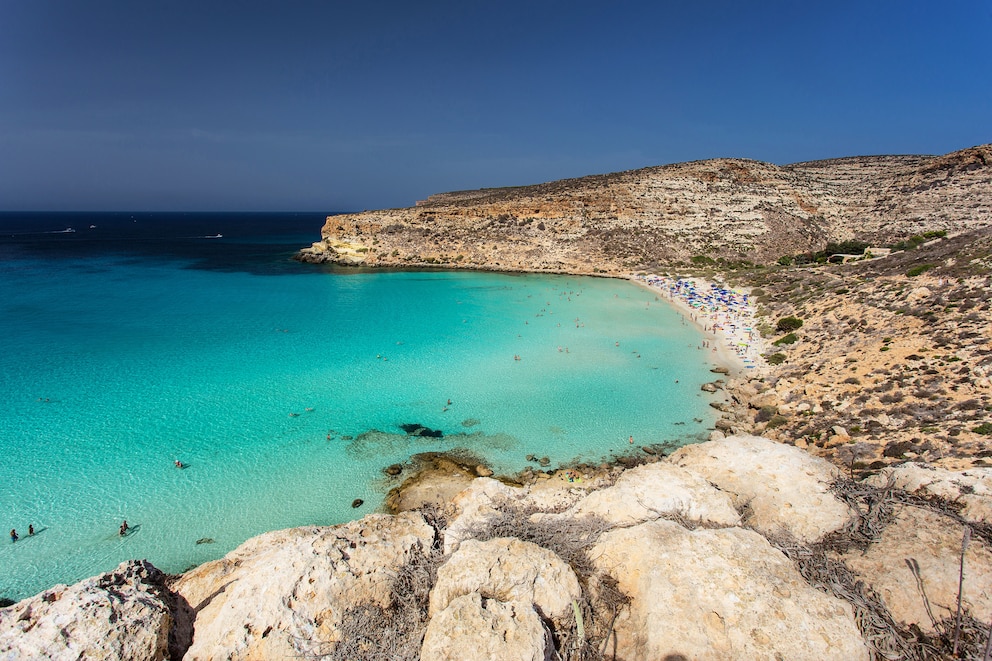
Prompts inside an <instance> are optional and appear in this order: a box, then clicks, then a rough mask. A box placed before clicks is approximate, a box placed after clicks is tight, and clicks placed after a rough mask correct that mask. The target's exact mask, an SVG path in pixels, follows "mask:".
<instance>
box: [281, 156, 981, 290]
mask: <svg viewBox="0 0 992 661" xmlns="http://www.w3.org/2000/svg"><path fill="white" fill-rule="evenodd" d="M990 224H992V145H982V146H978V147H973V148H970V149H965V150H962V151H958V152H954V153H951V154H947V155H945V156H875V157H854V158H844V159H834V160H829V161H815V162H809V163H796V164H793V165H789V166H784V167H779V166H776V165H772V164H769V163H761V162H758V161H751V160H744V159H714V160H708V161H697V162H691V163H680V164H675V165H666V166H660V167H651V168H645V169H641V170H631V171H627V172H619V173H615V174H607V175H596V176H590V177H582V178H579V179H567V180H562V181H556V182H551V183H546V184H540V185H536V186H524V187H517V188H499V189H482V190H477V191H460V192H454V193H443V194H439V195H432V196H431V197H429V198H428V199H427V200H424V201H422V202H419V203H418V204H417V206H415V207H411V208H408V209H389V210H382V211H368V212H364V213H359V214H345V215H338V216H329V217H328V219H327V222H326V223H325V225H324V227H323V230H322V232H321V235H322V240H321V241H319V242H317V243H315V244H314V245H313V246H312V247H310V248H306V249H304V250H302V251H301V252H300V255H299V258H300V259H302V260H304V261H312V262H318V263H319V262H332V263H339V264H352V265H359V264H361V265H367V266H405V267H409V266H424V265H434V266H443V267H448V268H478V269H491V270H511V271H516V270H524V271H556V272H568V273H601V274H608V275H619V274H625V273H630V272H631V271H635V270H641V269H649V268H651V267H654V266H659V265H666V264H677V263H680V262H687V261H688V260H689V259H690V258H691V257H693V256H696V255H706V256H709V257H711V258H714V259H716V258H720V257H722V258H725V259H728V260H730V261H740V260H747V261H751V262H756V263H768V262H772V261H774V260H776V259H778V258H779V257H781V256H782V255H785V254H795V253H799V252H805V251H815V250H819V249H821V248H822V247H823V246H824V245H825V244H826V243H827V242H828V241H842V240H845V239H852V238H858V239H861V240H866V241H869V242H879V243H891V242H893V241H895V240H899V239H903V238H906V237H908V236H910V235H912V234H915V233H919V232H921V231H926V230H946V231H948V232H951V233H953V232H958V231H963V230H966V229H971V228H974V227H981V226H986V225H990Z"/></svg>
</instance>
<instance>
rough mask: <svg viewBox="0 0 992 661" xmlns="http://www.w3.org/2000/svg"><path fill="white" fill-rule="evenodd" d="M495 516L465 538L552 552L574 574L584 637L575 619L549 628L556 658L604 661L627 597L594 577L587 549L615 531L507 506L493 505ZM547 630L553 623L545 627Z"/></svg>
mask: <svg viewBox="0 0 992 661" xmlns="http://www.w3.org/2000/svg"><path fill="white" fill-rule="evenodd" d="M495 509H496V511H497V514H496V515H495V516H492V517H490V518H488V519H487V520H485V521H483V522H480V523H479V524H478V525H477V526H476V527H475V528H473V529H472V530H470V531H469V537H471V538H473V539H477V540H479V541H486V540H489V539H495V538H497V537H516V538H517V539H520V540H522V541H525V542H531V543H532V544H536V545H537V546H541V547H543V548H546V549H548V550H550V551H553V552H554V553H555V554H557V555H558V557H560V558H561V559H562V560H563V561H564V562H566V563H567V564H568V565H569V566H570V567H571V568H572V571H574V572H575V575H576V577H577V578H578V579H579V586H580V587H581V589H582V598H581V599H580V600H578V602H577V603H576V605H577V606H578V609H579V613H580V616H581V619H582V629H583V633H584V635H583V636H580V635H579V623H578V622H577V621H576V619H575V617H574V615H573V616H570V617H569V618H568V619H567V620H566V621H565V622H563V623H561V624H560V626H559V627H557V628H553V630H552V637H553V639H554V641H555V647H556V654H555V658H556V659H558V660H561V661H599V660H600V659H604V658H606V656H605V654H606V649H607V646H608V645H609V643H610V640H611V636H612V633H613V624H614V622H615V621H616V617H617V615H618V614H619V613H620V611H621V609H622V608H623V607H624V606H625V605H626V604H627V603H629V598H628V597H627V595H625V594H624V593H623V592H622V591H621V590H620V589H619V586H618V585H617V583H616V581H615V580H614V579H613V578H612V577H610V576H605V575H602V574H598V573H597V572H596V569H595V567H594V565H593V562H592V560H591V559H590V557H589V550H590V549H591V548H592V547H593V545H595V543H596V541H597V540H598V539H599V537H600V535H602V534H603V533H604V532H607V531H608V530H610V529H611V528H612V527H613V526H611V525H610V524H609V523H607V522H606V521H604V520H603V519H600V518H599V517H595V516H586V517H582V518H576V519H571V518H564V517H557V516H534V515H535V514H540V513H541V512H540V510H538V509H537V508H533V507H518V506H515V505H513V504H511V503H506V502H504V503H499V504H497V505H496V506H495ZM547 624H548V625H549V627H551V626H552V623H550V622H548V623H547Z"/></svg>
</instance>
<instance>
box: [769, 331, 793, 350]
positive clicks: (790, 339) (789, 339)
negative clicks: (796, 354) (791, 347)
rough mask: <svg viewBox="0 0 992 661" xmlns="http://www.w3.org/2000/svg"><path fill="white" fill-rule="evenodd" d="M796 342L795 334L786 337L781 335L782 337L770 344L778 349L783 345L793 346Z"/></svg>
mask: <svg viewBox="0 0 992 661" xmlns="http://www.w3.org/2000/svg"><path fill="white" fill-rule="evenodd" d="M798 341H799V336H798V335H796V334H795V333H789V334H788V335H783V336H782V337H780V338H778V339H777V340H775V341H774V342H772V344H774V345H775V346H777V347H780V346H782V345H783V344H795V343H796V342H798Z"/></svg>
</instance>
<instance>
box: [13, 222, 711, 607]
mask: <svg viewBox="0 0 992 661" xmlns="http://www.w3.org/2000/svg"><path fill="white" fill-rule="evenodd" d="M322 224H323V215H322V214H133V215H132V214H11V213H5V214H0V343H2V344H0V346H2V352H0V402H2V407H0V456H2V459H3V460H2V462H0V527H3V531H4V533H5V536H4V537H3V538H2V540H3V541H2V542H0V597H3V598H9V599H21V598H23V597H26V596H30V595H31V594H34V593H36V592H38V591H40V590H43V589H45V588H48V587H50V586H51V585H53V584H55V583H71V582H74V581H77V580H79V579H81V578H84V577H87V576H91V575H94V574H97V573H99V572H102V571H107V570H109V569H112V568H113V567H115V566H116V565H117V564H118V563H119V562H121V561H123V560H126V559H129V558H148V559H149V560H150V561H151V562H152V563H153V564H155V565H156V566H158V567H159V568H161V569H163V570H165V571H168V572H179V571H183V570H185V569H187V568H188V567H190V566H192V565H195V564H198V563H201V562H205V561H207V560H211V559H214V558H217V557H219V556H221V555H223V554H224V553H226V552H228V551H230V550H231V549H233V548H234V547H236V546H237V545H238V544H240V543H241V542H243V541H244V540H245V539H247V538H249V537H251V536H253V535H256V534H258V533H261V532H264V531H267V530H273V529H279V528H287V527H291V526H299V525H304V524H333V523H340V522H342V521H346V520H349V519H353V518H357V517H360V516H363V515H364V514H367V513H369V512H371V511H373V510H375V509H376V508H377V507H379V506H380V505H381V504H382V500H383V495H384V493H383V491H384V488H386V487H387V486H389V485H387V483H386V482H385V478H384V476H383V474H382V469H383V467H385V466H388V465H389V464H392V463H397V462H403V461H405V460H406V459H407V458H408V457H409V456H410V455H411V454H414V453H418V452H425V451H435V450H452V449H467V450H469V451H471V452H473V453H475V454H476V455H477V456H478V457H480V458H481V459H483V460H485V461H486V462H488V463H489V464H490V465H491V466H492V467H493V468H494V469H496V470H497V471H518V470H520V469H522V468H524V467H525V466H526V465H527V461H526V459H525V457H526V455H528V454H536V455H537V456H545V455H546V456H548V457H550V459H551V467H555V466H559V465H562V464H568V463H572V462H576V461H598V460H600V459H604V458H609V457H610V456H613V455H615V454H618V453H624V452H627V451H628V450H629V449H630V445H629V443H628V437H629V436H631V435H632V436H633V437H634V439H635V441H636V443H637V445H645V444H651V443H677V444H681V443H685V442H692V441H696V440H699V439H700V438H701V437H703V436H704V435H705V434H706V430H707V428H709V427H710V426H711V424H712V422H713V420H714V416H713V414H712V409H711V408H710V407H709V406H708V403H709V401H710V400H709V399H708V396H707V395H705V393H702V392H700V389H699V386H700V385H701V384H702V383H703V382H704V381H707V380H710V379H711V378H712V374H710V373H709V367H710V365H709V364H707V363H706V362H705V360H706V359H707V358H708V356H707V354H708V352H702V351H697V349H696V347H697V345H698V344H699V342H700V336H699V334H698V332H697V331H696V330H695V329H694V328H693V327H692V326H690V325H684V324H683V323H682V322H681V319H680V317H679V315H678V313H677V312H675V311H674V310H673V309H671V308H669V307H668V306H667V305H666V304H664V303H663V302H661V301H658V300H657V299H656V298H655V296H654V294H653V293H652V292H650V291H647V290H645V289H642V288H640V287H637V286H634V285H632V284H629V283H627V282H623V281H615V280H606V279H595V278H580V277H564V276H543V275H542V276H536V275H496V274H489V273H469V272H435V271H417V272H362V271H356V270H334V269H328V268H322V267H315V266H312V265H304V264H299V263H296V262H294V261H292V260H291V259H290V257H291V255H292V254H293V252H294V251H295V250H297V249H298V248H300V247H302V246H305V245H309V244H310V243H311V242H312V241H314V240H317V239H318V238H319V230H320V227H321V225H322ZM69 229H71V230H74V231H67V230H69ZM517 356H518V357H519V360H517V359H515V357H517ZM448 400H451V403H450V404H448ZM410 424H419V425H424V426H426V427H429V428H431V429H433V430H439V431H440V432H442V433H443V436H441V437H439V438H425V437H411V436H408V435H407V434H405V433H404V431H403V429H402V425H410ZM176 459H179V460H181V461H182V462H183V463H184V464H185V465H186V467H185V468H184V469H182V470H180V469H178V468H176V467H175V465H174V461H175V460H176ZM356 498H361V499H363V500H364V501H365V504H364V505H363V506H362V507H361V508H359V509H353V508H352V501H354V500H355V499H356ZM124 519H127V521H128V523H129V524H130V526H131V528H132V533H131V534H130V535H128V536H126V537H120V536H119V535H118V534H117V531H118V527H119V526H120V524H121V522H122V521H123V520H124ZM29 524H31V525H33V526H34V529H35V535H34V536H33V537H29V536H28V534H27V532H28V525H29ZM11 528H16V529H17V532H18V534H19V535H20V536H21V539H20V541H18V542H16V543H11V542H10V541H9V539H8V538H7V536H6V532H7V531H9V530H10V529H11Z"/></svg>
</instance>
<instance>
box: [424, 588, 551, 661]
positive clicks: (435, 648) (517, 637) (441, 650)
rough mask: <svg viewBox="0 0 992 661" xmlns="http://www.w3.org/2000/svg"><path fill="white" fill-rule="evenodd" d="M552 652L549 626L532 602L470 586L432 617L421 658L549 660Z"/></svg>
mask: <svg viewBox="0 0 992 661" xmlns="http://www.w3.org/2000/svg"><path fill="white" fill-rule="evenodd" d="M553 653H554V645H553V644H552V640H551V632H550V631H549V630H548V628H547V627H546V626H545V624H544V622H543V621H542V620H541V617H540V616H539V615H538V614H537V612H535V610H534V607H533V606H532V605H531V604H528V603H527V602H524V601H509V602H506V601H499V600H496V599H486V598H484V597H482V596H481V595H480V594H479V593H478V592H473V593H470V594H465V595H462V596H460V597H457V598H455V599H453V600H452V601H451V603H450V604H449V605H448V606H447V608H445V609H444V610H442V611H441V612H440V613H438V614H437V615H435V616H434V617H433V618H432V619H431V621H430V624H429V625H428V626H427V632H426V633H425V634H424V645H423V647H422V648H421V651H420V658H421V659H432V660H434V661H477V660H478V659H514V660H518V659H519V661H550V659H552V658H554V657H553Z"/></svg>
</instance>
